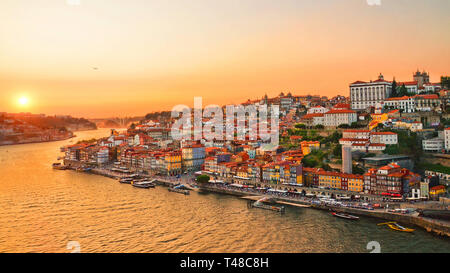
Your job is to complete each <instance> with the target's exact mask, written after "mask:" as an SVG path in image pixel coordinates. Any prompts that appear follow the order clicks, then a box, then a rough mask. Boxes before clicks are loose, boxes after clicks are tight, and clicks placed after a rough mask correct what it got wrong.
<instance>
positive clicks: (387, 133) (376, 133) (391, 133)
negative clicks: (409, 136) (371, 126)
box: [371, 132, 397, 136]
mask: <svg viewBox="0 0 450 273" xmlns="http://www.w3.org/2000/svg"><path fill="white" fill-rule="evenodd" d="M371 134H372V135H381V136H382V135H397V134H396V133H394V132H372V133H371Z"/></svg>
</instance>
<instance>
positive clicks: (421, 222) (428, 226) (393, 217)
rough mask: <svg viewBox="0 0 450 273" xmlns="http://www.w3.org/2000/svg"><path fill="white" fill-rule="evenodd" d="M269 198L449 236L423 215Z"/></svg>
mask: <svg viewBox="0 0 450 273" xmlns="http://www.w3.org/2000/svg"><path fill="white" fill-rule="evenodd" d="M200 189H202V190H204V191H210V192H215V193H223V194H229V195H234V196H238V197H241V196H249V195H259V196H263V194H257V193H252V192H238V191H232V190H225V189H218V188H213V187H200ZM270 197H271V198H273V199H275V200H282V201H287V202H292V203H298V204H303V205H311V208H315V209H321V210H330V209H333V210H336V211H341V212H345V213H349V214H354V215H358V216H366V217H372V218H379V219H385V220H388V221H395V222H400V223H403V224H408V225H415V226H418V227H421V228H423V229H425V230H426V231H428V232H431V233H435V234H437V235H441V236H447V237H450V225H449V223H448V222H445V221H439V220H434V219H429V218H424V217H418V216H413V215H405V214H396V213H390V212H385V211H373V210H364V209H356V208H345V207H344V208H343V207H339V208H337V207H329V206H323V205H316V204H310V203H308V202H302V201H299V200H294V199H291V198H283V197H278V196H271V195H270Z"/></svg>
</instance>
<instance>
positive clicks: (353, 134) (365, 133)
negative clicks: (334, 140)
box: [342, 129, 370, 140]
mask: <svg viewBox="0 0 450 273" xmlns="http://www.w3.org/2000/svg"><path fill="white" fill-rule="evenodd" d="M342 137H343V138H363V139H367V140H368V139H369V138H370V131H369V130H358V129H349V130H344V132H342Z"/></svg>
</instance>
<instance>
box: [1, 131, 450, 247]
mask: <svg viewBox="0 0 450 273" xmlns="http://www.w3.org/2000/svg"><path fill="white" fill-rule="evenodd" d="M107 134H108V130H107V129H100V130H96V131H87V132H78V133H77V135H78V136H77V137H76V138H75V139H72V140H66V141H59V142H51V143H38V144H25V145H14V146H3V147H0V175H1V176H0V252H70V250H68V249H67V245H68V243H69V242H70V241H76V242H78V243H79V246H80V250H81V252H370V251H369V250H367V244H368V243H369V242H371V241H376V242H379V244H380V246H381V252H450V240H448V239H446V238H442V237H438V236H436V235H432V234H430V233H427V232H425V231H423V230H421V229H418V230H416V231H415V232H414V233H413V234H408V233H402V232H395V231H392V230H389V229H388V228H387V227H386V226H377V223H379V222H381V220H377V219H371V218H362V219H360V220H359V221H357V222H352V221H346V220H343V219H339V218H336V217H333V216H331V215H330V214H329V213H328V212H325V211H319V210H314V209H305V208H291V207H288V208H287V210H286V214H284V215H279V214H277V213H274V212H271V211H265V210H260V209H248V208H247V201H245V200H241V199H239V198H237V197H234V196H228V195H220V194H213V193H211V194H209V193H197V192H192V193H191V195H189V196H184V195H181V194H177V193H171V192H168V191H167V188H164V187H157V188H155V189H137V188H134V187H132V186H130V185H127V184H120V183H118V182H117V181H116V180H112V179H109V178H106V177H101V176H95V175H90V174H84V173H77V172H73V171H56V170H53V169H52V168H51V164H52V163H53V162H55V161H56V158H57V157H58V156H59V155H61V153H60V152H59V147H61V146H63V145H67V144H70V143H74V142H76V141H78V140H81V139H91V138H93V137H102V136H106V135H107Z"/></svg>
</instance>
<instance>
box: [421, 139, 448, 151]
mask: <svg viewBox="0 0 450 273" xmlns="http://www.w3.org/2000/svg"><path fill="white" fill-rule="evenodd" d="M422 149H423V150H424V151H427V152H441V151H442V150H443V149H444V140H443V139H442V138H438V137H435V138H432V139H424V140H422Z"/></svg>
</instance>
